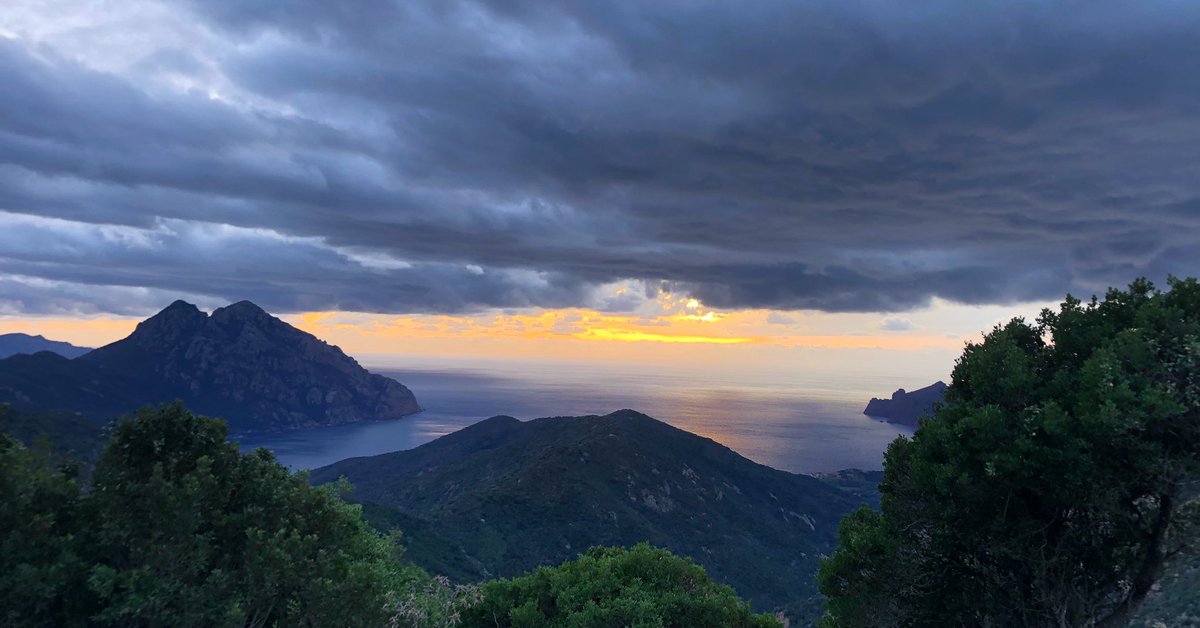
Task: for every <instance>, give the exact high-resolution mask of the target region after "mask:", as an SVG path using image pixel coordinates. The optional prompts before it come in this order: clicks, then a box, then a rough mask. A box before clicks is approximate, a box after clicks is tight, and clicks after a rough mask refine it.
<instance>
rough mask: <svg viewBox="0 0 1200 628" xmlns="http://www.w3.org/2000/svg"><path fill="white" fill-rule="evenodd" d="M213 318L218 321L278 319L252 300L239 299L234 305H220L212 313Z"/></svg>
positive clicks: (266, 320)
mask: <svg viewBox="0 0 1200 628" xmlns="http://www.w3.org/2000/svg"><path fill="white" fill-rule="evenodd" d="M212 318H213V320H216V321H239V322H243V321H257V322H268V321H271V320H276V319H275V317H274V316H271V315H270V314H268V313H267V311H266V310H264V309H262V308H261V307H258V306H257V305H255V304H254V303H253V302H251V301H238V302H237V303H234V304H232V305H226V306H225V307H219V308H217V309H216V310H214V311H213V313H212Z"/></svg>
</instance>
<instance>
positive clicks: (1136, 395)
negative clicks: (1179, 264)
mask: <svg viewBox="0 0 1200 628" xmlns="http://www.w3.org/2000/svg"><path fill="white" fill-rule="evenodd" d="M1198 454H1200V285H1198V284H1197V282H1196V281H1195V280H1194V279H1189V280H1174V279H1172V280H1171V282H1170V287H1169V290H1168V291H1165V292H1164V291H1159V290H1157V289H1155V288H1154V286H1153V285H1152V284H1150V283H1149V282H1147V281H1144V280H1140V281H1137V282H1135V283H1133V284H1132V285H1131V286H1130V287H1129V289H1128V290H1110V291H1109V292H1108V294H1107V295H1106V297H1105V298H1104V299H1103V300H1098V299H1095V298H1093V299H1092V300H1091V302H1089V303H1086V304H1085V303H1083V302H1081V301H1080V300H1078V299H1075V298H1072V297H1070V296H1068V297H1067V299H1066V300H1065V301H1064V302H1063V303H1062V305H1061V307H1060V308H1059V309H1058V310H1057V311H1053V310H1049V309H1048V310H1044V311H1043V312H1042V314H1041V315H1040V316H1039V317H1038V319H1037V321H1036V322H1035V323H1034V324H1029V323H1027V322H1026V321H1024V320H1022V319H1014V320H1013V321H1011V322H1009V323H1007V324H1005V325H1001V326H998V327H997V328H995V329H994V330H993V331H992V332H991V333H989V334H987V335H986V336H985V337H984V339H983V341H982V342H980V343H973V344H969V345H968V346H967V347H966V349H965V351H964V352H963V354H962V356H961V358H960V359H959V360H958V362H957V363H956V365H955V368H954V373H953V382H952V384H951V386H950V389H949V391H948V392H947V396H946V404H945V405H944V406H943V407H941V408H939V409H937V410H936V412H935V414H934V416H933V417H932V418H929V419H926V420H924V421H923V422H922V424H921V427H920V428H919V429H918V430H917V432H916V433H915V434H914V436H913V437H912V438H911V439H907V438H899V439H897V440H896V441H895V442H894V443H893V444H892V445H891V446H890V447H889V449H888V452H887V456H886V462H885V469H884V478H883V482H882V484H881V485H880V490H881V492H882V508H881V511H873V510H870V509H866V508H864V509H861V510H859V511H857V512H855V513H853V514H852V515H850V516H848V517H847V518H846V519H845V520H844V521H843V523H842V526H841V529H840V544H839V547H838V549H837V551H836V552H835V553H834V554H833V555H832V556H831V557H829V558H828V559H826V560H825V561H824V562H823V564H822V567H821V571H820V574H819V581H820V586H821V589H822V591H823V593H825V595H827V596H828V598H829V601H828V604H827V615H826V617H825V619H824V622H825V624H826V625H827V626H927V625H979V626H989V625H990V626H1107V625H1121V624H1123V623H1124V622H1126V621H1128V619H1129V617H1130V616H1131V614H1132V613H1133V612H1134V611H1135V610H1136V609H1137V607H1138V605H1139V604H1140V603H1141V602H1142V600H1143V599H1144V598H1145V596H1146V594H1147V593H1148V592H1149V591H1150V589H1151V587H1152V586H1153V585H1154V583H1155V582H1156V581H1157V580H1158V579H1159V577H1160V576H1161V574H1162V571H1163V567H1164V564H1165V563H1166V561H1167V560H1168V558H1169V557H1170V556H1171V555H1172V553H1174V552H1176V551H1178V550H1179V549H1180V545H1181V543H1183V542H1186V541H1187V540H1188V539H1189V538H1193V535H1191V534H1189V533H1188V532H1187V526H1189V525H1191V523H1192V522H1194V520H1195V516H1194V505H1195V502H1194V500H1193V499H1192V496H1193V491H1194V484H1193V483H1192V478H1195V477H1196V472H1197V468H1198V464H1197V463H1198V458H1200V456H1198Z"/></svg>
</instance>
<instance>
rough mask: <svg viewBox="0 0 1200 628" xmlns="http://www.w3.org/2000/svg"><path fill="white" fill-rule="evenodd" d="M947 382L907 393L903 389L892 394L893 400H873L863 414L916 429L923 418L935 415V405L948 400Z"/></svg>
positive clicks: (936, 383)
mask: <svg viewBox="0 0 1200 628" xmlns="http://www.w3.org/2000/svg"><path fill="white" fill-rule="evenodd" d="M947 388H949V386H947V385H946V383H945V382H940V381H939V382H935V383H933V384H931V385H929V386H926V387H924V388H920V389H917V390H914V391H912V392H906V391H905V390H904V389H903V388H901V389H899V390H897V391H896V392H894V393H892V398H891V399H878V398H874V397H872V398H871V401H870V402H868V403H867V409H866V410H863V414H865V415H867V416H872V417H875V418H877V419H883V420H884V421H887V422H889V423H900V424H902V425H908V426H911V427H916V426H917V423H918V421H919V420H920V419H921V417H923V416H928V415H930V414H932V413H933V406H934V404H938V403H942V402H943V401H944V400H945V398H946V389H947Z"/></svg>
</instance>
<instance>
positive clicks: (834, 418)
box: [235, 365, 911, 473]
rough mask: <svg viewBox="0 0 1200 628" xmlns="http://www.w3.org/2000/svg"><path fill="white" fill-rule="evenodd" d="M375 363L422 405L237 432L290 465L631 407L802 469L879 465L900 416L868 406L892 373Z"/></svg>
mask: <svg viewBox="0 0 1200 628" xmlns="http://www.w3.org/2000/svg"><path fill="white" fill-rule="evenodd" d="M378 372H380V373H383V374H385V375H389V376H391V377H394V378H396V379H397V380H399V381H401V382H403V383H404V384H405V385H407V386H408V387H409V388H411V389H412V390H413V392H414V393H415V394H416V395H417V399H418V400H419V401H420V403H421V405H422V406H423V407H425V408H426V410H425V411H424V412H421V413H419V414H416V415H413V416H410V417H405V418H403V419H400V420H395V421H383V422H370V423H359V424H353V425H344V426H337V427H326V428H314V429H309V430H299V431H291V432H285V433H280V434H264V435H247V436H242V437H235V438H237V439H238V440H240V441H241V444H242V447H243V449H250V448H255V447H266V448H268V449H271V450H272V451H274V452H275V454H276V455H277V456H278V458H279V459H280V461H281V462H283V463H284V464H287V465H288V466H291V467H293V468H314V467H319V466H323V465H326V464H330V463H332V462H336V461H338V460H342V459H344V458H350V457H354V456H369V455H376V454H381V453H386V452H389V451H396V450H400V449H410V448H412V447H416V446H419V445H421V444H423V443H426V442H429V441H431V440H433V439H435V438H437V437H439V436H442V435H445V434H448V433H450V432H453V431H455V430H458V429H460V428H463V427H466V426H468V425H470V424H472V423H475V422H476V421H479V420H481V419H485V418H487V417H490V416H495V415H497V414H508V415H511V416H515V417H517V418H519V419H532V418H537V417H544V416H575V415H583V414H607V413H609V412H612V411H614V410H619V409H621V408H632V409H634V410H637V411H639V412H643V413H645V414H648V415H650V416H652V417H655V418H657V419H660V420H662V421H665V422H667V423H670V424H672V425H675V426H677V427H679V428H682V429H685V430H688V431H690V432H694V433H696V434H700V435H702V436H706V437H708V438H712V439H713V440H716V441H718V442H720V443H722V444H724V445H726V446H728V447H730V448H731V449H733V450H735V451H737V452H738V453H740V454H742V455H743V456H746V457H747V458H749V459H751V460H754V461H756V462H760V463H762V464H765V465H768V466H771V467H775V468H777V469H783V470H786V471H792V472H797V473H812V472H815V471H832V470H837V469H844V468H849V467H858V468H863V469H879V468H880V467H881V464H882V460H883V451H884V449H885V448H886V447H887V444H888V443H889V442H891V441H892V440H893V439H894V438H895V437H896V436H897V435H898V434H910V433H911V430H908V429H907V428H903V427H901V426H896V425H890V424H887V423H882V422H879V421H876V420H873V419H870V418H867V417H866V416H863V415H862V408H863V407H864V406H865V404H866V401H867V399H868V398H869V397H870V394H868V393H867V392H866V391H865V390H864V388H865V389H866V390H870V391H872V393H871V394H875V395H880V394H884V393H887V392H889V391H890V390H892V389H894V388H895V387H897V386H898V385H900V384H898V383H897V382H894V381H876V382H863V381H861V379H856V378H853V377H846V378H837V377H809V378H795V377H793V378H791V379H788V380H781V381H775V382H771V381H766V380H764V379H763V378H755V379H752V380H748V381H737V382H730V381H728V379H726V380H723V381H712V380H709V381H706V380H705V379H704V378H703V377H698V376H697V375H696V374H695V373H691V374H679V373H670V372H654V371H652V370H650V369H644V370H642V371H640V372H629V371H628V369H627V368H617V367H608V368H605V367H587V368H577V369H563V368H562V367H561V365H546V366H544V367H538V366H530V365H521V367H520V368H519V369H503V370H501V369H478V368H477V369H453V370H449V369H448V370H439V371H411V370H410V371H399V370H386V369H380V370H378Z"/></svg>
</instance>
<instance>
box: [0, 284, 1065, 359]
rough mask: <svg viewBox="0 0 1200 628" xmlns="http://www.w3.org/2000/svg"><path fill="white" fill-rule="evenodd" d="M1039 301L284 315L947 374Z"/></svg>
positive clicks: (596, 354)
mask: <svg viewBox="0 0 1200 628" xmlns="http://www.w3.org/2000/svg"><path fill="white" fill-rule="evenodd" d="M1042 305H1044V304H1026V305H1024V306H1021V307H1020V308H1017V307H1012V306H989V307H975V306H963V305H956V304H950V303H945V302H935V303H934V304H933V305H932V306H931V307H929V308H927V309H925V310H921V311H916V312H911V313H908V314H905V315H903V316H901V317H899V318H903V319H904V320H903V321H902V322H903V323H904V324H903V325H900V327H902V328H903V331H895V330H892V328H893V327H896V325H895V322H896V321H894V320H893V319H895V318H898V317H896V316H889V315H885V314H877V313H848V314H834V313H823V312H811V311H800V312H778V311H772V310H741V311H730V312H717V311H715V310H711V309H709V308H707V307H706V306H704V305H703V304H702V303H701V302H699V301H697V300H695V299H682V298H678V297H672V296H670V295H668V296H666V297H663V298H662V299H660V300H659V301H658V303H657V305H655V306H654V307H653V308H651V309H650V310H648V311H643V312H641V313H630V314H613V313H606V312H600V311H596V310H589V309H582V308H564V309H556V310H539V309H531V310H527V311H523V312H519V313H512V312H501V311H489V312H484V313H480V314H471V315H438V314H405V315H395V314H364V313H356V312H339V311H330V312H304V313H297V314H287V315H283V316H281V318H283V319H284V320H286V321H287V322H289V323H291V324H292V325H295V326H296V327H299V328H300V329H303V330H304V331H307V332H309V333H311V334H313V335H315V336H317V337H318V338H321V339H323V340H325V341H327V342H330V343H331V344H335V345H338V346H339V347H341V348H342V349H343V350H345V351H346V352H347V353H349V354H350V355H359V356H388V355H394V356H406V355H409V356H434V357H436V356H444V357H463V358H469V357H472V356H474V357H480V358H496V359H511V358H530V359H543V358H545V359H567V360H592V359H605V360H617V361H621V360H637V361H647V360H650V361H658V362H663V363H677V364H680V365H689V366H700V365H703V364H706V363H712V362H714V361H716V362H718V363H725V364H729V363H732V362H738V363H740V364H751V365H755V366H761V367H770V366H771V365H778V366H786V365H788V364H791V363H794V361H795V360H798V359H800V357H799V356H800V355H801V354H799V353H797V352H798V351H820V352H824V353H823V354H822V355H833V354H831V353H829V352H833V353H836V354H838V355H842V356H844V359H845V360H852V359H854V358H852V356H854V355H858V354H862V352H863V351H884V352H890V353H889V355H891V356H893V357H890V358H886V357H884V358H873V359H882V360H885V361H887V360H892V361H894V365H893V366H892V367H890V368H895V369H905V368H906V366H905V364H906V363H907V362H909V361H910V359H915V358H916V357H918V356H920V359H922V360H926V362H930V361H935V362H936V363H937V364H944V365H945V366H946V370H947V371H948V369H949V366H950V365H951V364H952V363H953V360H954V358H955V357H956V356H957V355H958V354H959V353H960V352H961V351H962V347H963V344H964V343H965V342H966V341H968V340H975V339H978V338H979V337H980V334H981V333H982V332H983V331H986V330H988V329H990V328H991V327H992V326H993V325H994V324H996V323H997V322H1000V321H1003V320H1007V319H1008V318H1010V317H1012V316H1015V315H1018V314H1024V315H1026V316H1028V315H1030V314H1032V313H1034V312H1037V311H1038V309H1040V307H1041V306H1042ZM137 323H138V319H134V318H125V317H81V318H77V319H74V318H66V317H22V316H13V315H6V316H0V333H7V332H24V333H30V334H41V335H44V336H46V337H47V338H51V339H54V340H65V341H67V342H71V343H74V344H77V345H82V346H91V347H98V346H102V345H104V344H107V343H109V342H112V341H115V340H118V339H120V338H123V337H125V336H126V335H128V334H129V333H130V332H132V331H133V328H134V327H135V326H136V325H137ZM863 355H864V356H865V354H863ZM906 356H911V357H906ZM373 359H376V358H373ZM822 359H825V358H822ZM839 359H842V358H839Z"/></svg>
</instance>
